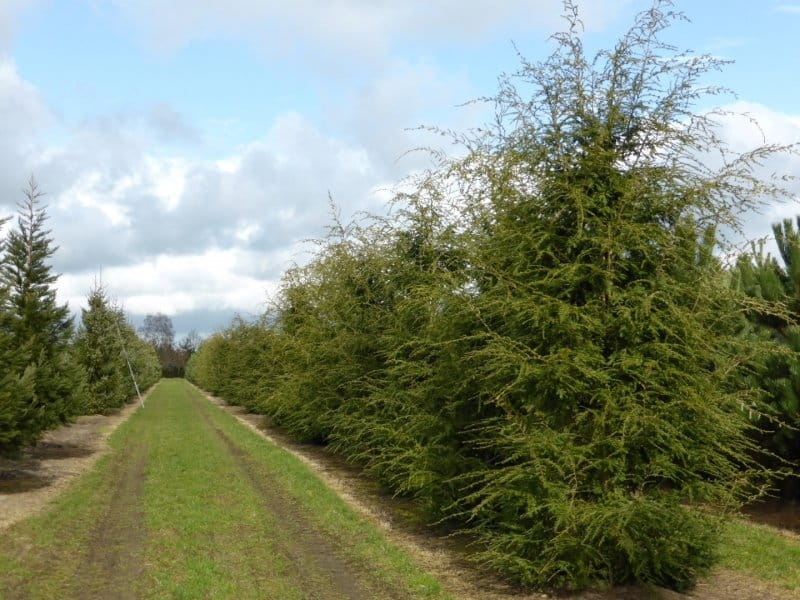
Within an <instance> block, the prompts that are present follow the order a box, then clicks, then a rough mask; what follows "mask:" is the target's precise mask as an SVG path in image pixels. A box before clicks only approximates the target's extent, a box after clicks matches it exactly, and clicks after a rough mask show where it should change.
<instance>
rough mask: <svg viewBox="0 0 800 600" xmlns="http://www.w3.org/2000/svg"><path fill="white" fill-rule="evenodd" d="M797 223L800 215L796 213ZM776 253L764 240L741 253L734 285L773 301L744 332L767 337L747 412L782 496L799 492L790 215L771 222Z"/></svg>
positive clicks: (795, 247) (797, 289) (799, 273)
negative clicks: (755, 396)
mask: <svg viewBox="0 0 800 600" xmlns="http://www.w3.org/2000/svg"><path fill="white" fill-rule="evenodd" d="M798 226H800V217H798ZM773 232H774V234H775V240H776V242H777V244H778V250H779V253H780V256H781V262H782V264H780V263H779V262H778V261H777V260H776V259H775V258H774V257H772V256H770V255H766V256H765V255H764V247H763V243H762V244H761V245H760V246H756V245H755V244H754V245H753V247H752V252H751V254H750V255H744V256H742V257H740V259H739V261H738V263H737V265H736V269H735V272H734V277H733V283H734V285H735V286H736V287H737V288H738V289H740V290H742V291H743V292H744V293H746V294H748V295H749V296H751V297H753V298H758V299H763V300H766V301H768V302H770V303H772V304H770V305H766V306H760V307H755V308H754V309H753V310H751V311H749V312H748V317H749V323H748V326H747V327H746V328H745V330H744V333H743V335H745V336H747V337H749V338H750V339H752V340H763V341H768V342H772V343H773V344H774V345H773V347H772V348H769V349H768V350H767V351H765V352H762V353H759V354H758V355H757V356H756V357H754V361H753V362H754V367H753V371H754V372H753V373H752V374H751V375H750V377H749V378H748V381H749V382H750V383H751V384H752V385H753V386H756V387H759V388H761V389H763V390H764V391H765V392H766V393H765V395H764V398H763V403H761V404H759V406H758V410H755V411H753V412H752V417H753V421H754V422H755V424H756V425H757V426H758V429H757V430H755V431H754V434H753V435H754V437H755V438H756V440H757V441H758V442H759V444H760V445H762V446H764V448H765V449H766V450H767V453H765V454H763V455H762V456H761V460H762V462H763V463H764V464H765V465H766V466H769V467H770V468H773V469H775V470H776V472H777V473H778V474H779V479H778V480H777V482H776V485H777V487H778V491H779V493H780V494H781V495H783V496H784V497H787V498H789V497H794V498H797V497H800V474H798V473H799V471H798V468H799V465H800V359H798V356H800V354H798V353H800V326H798V320H800V231H797V230H795V228H794V226H793V225H792V222H791V220H789V219H786V220H784V221H783V223H776V224H775V225H773Z"/></svg>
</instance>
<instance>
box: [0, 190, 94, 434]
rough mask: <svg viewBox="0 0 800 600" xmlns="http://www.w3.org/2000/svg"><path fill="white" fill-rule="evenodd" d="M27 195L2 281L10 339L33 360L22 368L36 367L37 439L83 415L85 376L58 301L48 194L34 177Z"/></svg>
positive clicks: (33, 429)
mask: <svg viewBox="0 0 800 600" xmlns="http://www.w3.org/2000/svg"><path fill="white" fill-rule="evenodd" d="M24 194H25V198H24V200H23V201H22V202H20V203H19V205H18V206H19V212H18V220H17V227H16V228H15V229H12V230H11V231H10V232H9V234H8V239H7V242H6V252H5V256H4V259H3V264H2V266H1V267H0V282H2V285H3V286H4V287H5V289H6V290H7V293H8V296H7V302H6V308H7V310H8V311H9V313H10V317H9V324H8V325H9V326H8V331H9V334H10V336H11V339H12V340H13V344H14V346H15V347H16V348H17V349H18V351H19V352H20V353H21V355H22V356H26V357H27V359H28V360H29V361H30V362H29V363H28V364H27V365H24V366H22V367H21V369H22V371H24V370H25V369H26V368H28V367H31V366H35V376H34V398H35V401H34V402H33V403H32V406H30V407H29V408H28V409H27V411H26V414H27V415H28V416H30V418H31V421H30V423H29V426H28V428H29V429H30V433H31V434H32V435H33V436H35V435H37V434H38V433H39V432H40V431H41V430H43V429H46V428H48V427H52V426H55V425H57V424H58V423H61V422H63V421H65V420H66V419H67V418H69V417H70V416H72V415H75V414H76V413H77V412H78V411H79V409H80V406H79V402H80V393H79V392H80V387H81V385H82V373H81V372H80V370H78V369H75V368H74V364H73V361H72V357H71V355H70V348H69V342H70V338H71V336H72V333H73V325H72V317H71V316H70V314H69V310H68V308H67V306H66V305H59V304H58V303H57V301H56V290H55V288H54V284H55V282H56V280H57V279H58V275H56V274H54V273H52V270H51V266H50V264H49V259H50V258H51V257H52V256H53V254H54V253H55V251H56V249H57V247H56V246H54V245H53V240H52V238H51V237H50V233H51V232H50V230H49V229H46V227H45V223H46V221H47V212H46V208H45V207H44V206H42V204H41V199H42V196H43V195H44V194H43V192H41V191H40V190H39V187H38V185H37V183H36V181H35V180H34V178H33V177H31V179H30V181H29V184H28V187H27V189H26V190H24ZM17 372H18V373H19V372H21V371H19V370H18V371H17Z"/></svg>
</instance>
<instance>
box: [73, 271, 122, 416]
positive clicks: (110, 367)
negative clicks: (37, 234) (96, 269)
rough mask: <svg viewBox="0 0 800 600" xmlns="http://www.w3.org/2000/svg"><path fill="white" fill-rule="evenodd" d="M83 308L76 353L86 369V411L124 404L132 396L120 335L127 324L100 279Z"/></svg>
mask: <svg viewBox="0 0 800 600" xmlns="http://www.w3.org/2000/svg"><path fill="white" fill-rule="evenodd" d="M81 312H82V315H81V325H80V327H79V328H78V333H77V336H76V339H75V355H76V360H77V362H78V364H79V365H81V366H82V367H83V369H84V370H85V372H86V380H87V387H86V400H85V412H87V413H89V414H92V413H102V412H106V411H108V410H111V409H113V408H117V407H119V406H122V404H123V403H124V402H125V401H126V400H128V398H129V397H130V394H129V393H128V387H129V386H128V385H127V379H128V378H129V375H128V367H127V365H126V364H125V359H124V355H123V348H122V343H121V339H120V338H121V330H122V328H123V327H124V325H126V324H125V323H124V319H123V316H122V314H121V312H120V311H119V310H117V309H116V308H115V307H114V306H113V305H112V304H111V301H110V300H109V298H108V295H107V293H106V290H105V289H104V288H103V286H102V285H101V284H98V283H95V285H94V286H93V287H92V289H91V290H90V291H89V295H88V308H86V309H83V310H82V311H81Z"/></svg>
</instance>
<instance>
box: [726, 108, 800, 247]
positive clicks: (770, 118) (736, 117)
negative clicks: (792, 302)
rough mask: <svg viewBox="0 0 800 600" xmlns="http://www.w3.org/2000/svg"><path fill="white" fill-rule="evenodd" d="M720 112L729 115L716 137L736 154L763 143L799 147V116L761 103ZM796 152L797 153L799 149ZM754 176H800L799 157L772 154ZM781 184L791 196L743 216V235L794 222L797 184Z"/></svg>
mask: <svg viewBox="0 0 800 600" xmlns="http://www.w3.org/2000/svg"><path fill="white" fill-rule="evenodd" d="M723 109H724V110H725V111H728V112H729V113H730V114H728V115H727V116H725V117H723V118H720V119H719V123H720V130H719V135H720V136H721V137H722V139H723V140H725V141H726V142H727V143H728V144H729V146H730V149H731V150H733V151H735V152H747V151H749V150H752V149H754V148H756V147H758V146H761V145H763V144H778V145H791V144H800V114H796V115H791V114H786V113H781V112H778V111H774V110H772V109H770V108H769V107H767V106H764V105H762V104H757V103H753V102H744V101H740V102H735V103H732V104H729V105H727V106H725V107H723ZM797 150H798V151H800V147H798V148H797ZM756 174H757V175H759V176H760V177H762V178H765V179H766V178H769V177H772V176H773V175H776V176H779V177H780V176H783V175H788V176H790V177H796V176H797V175H798V174H800V155H798V153H797V152H795V153H791V152H786V153H782V154H776V155H773V156H772V157H771V158H770V159H769V160H768V161H767V162H765V163H764V164H763V165H761V166H760V167H758V168H757V171H756ZM783 185H784V187H786V189H787V191H788V192H789V194H790V196H791V197H789V198H787V199H786V200H785V201H784V202H781V203H769V204H767V205H765V206H764V207H763V208H762V209H761V210H760V211H758V212H756V213H750V214H747V215H743V218H744V232H745V234H746V236H747V237H748V238H749V239H755V238H762V237H769V236H771V234H772V225H773V224H774V223H777V222H779V221H781V220H782V219H786V218H791V219H794V218H795V216H796V215H798V214H800V181H797V180H795V181H791V180H790V181H787V182H786V183H785V184H783ZM768 250H770V251H772V252H773V253H774V250H775V248H774V246H773V245H772V244H770V245H769V246H768Z"/></svg>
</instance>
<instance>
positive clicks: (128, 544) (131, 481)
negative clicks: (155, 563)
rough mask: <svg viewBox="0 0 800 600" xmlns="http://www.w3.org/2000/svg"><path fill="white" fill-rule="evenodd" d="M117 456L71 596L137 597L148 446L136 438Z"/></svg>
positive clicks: (86, 597)
mask: <svg viewBox="0 0 800 600" xmlns="http://www.w3.org/2000/svg"><path fill="white" fill-rule="evenodd" d="M131 442H132V444H128V445H126V446H125V447H124V451H120V453H119V454H118V455H117V456H116V457H115V460H114V466H113V468H112V471H111V474H112V481H113V487H114V495H113V496H112V499H111V504H110V505H109V507H108V510H107V511H106V512H105V514H104V515H103V516H102V517H101V518H100V520H99V521H98V522H97V524H96V525H95V527H94V529H93V530H92V533H91V535H90V536H89V547H88V550H87V552H86V554H85V556H84V558H83V561H82V566H81V567H80V568H79V569H78V571H77V572H78V573H80V574H81V579H80V581H76V582H75V585H76V589H74V590H73V594H74V597H75V598H81V599H86V600H89V599H93V598H115V599H120V600H128V599H135V598H138V594H137V589H136V587H137V583H138V582H139V581H140V580H141V577H142V575H143V573H144V567H143V565H142V562H141V560H140V559H141V557H140V554H141V552H142V549H143V547H144V541H145V525H144V506H143V495H144V482H145V476H146V469H147V462H148V457H149V453H148V448H147V445H146V444H145V443H143V442H142V441H140V440H139V438H133V439H132V440H131Z"/></svg>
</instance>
